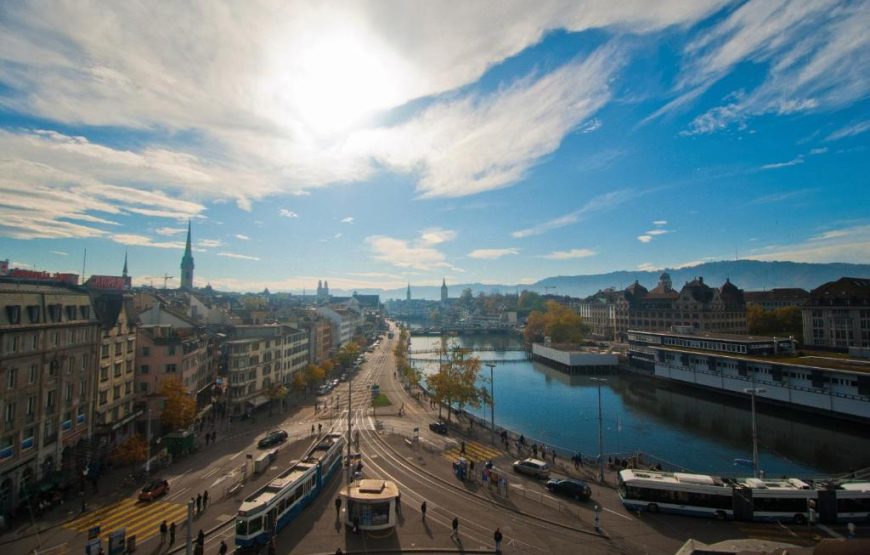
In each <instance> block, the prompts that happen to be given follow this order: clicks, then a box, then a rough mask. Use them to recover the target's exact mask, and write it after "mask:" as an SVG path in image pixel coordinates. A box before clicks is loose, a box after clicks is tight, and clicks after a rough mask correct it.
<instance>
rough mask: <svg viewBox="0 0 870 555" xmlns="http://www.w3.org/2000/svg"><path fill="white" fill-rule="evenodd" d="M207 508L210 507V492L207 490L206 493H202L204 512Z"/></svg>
mask: <svg viewBox="0 0 870 555" xmlns="http://www.w3.org/2000/svg"><path fill="white" fill-rule="evenodd" d="M207 506H208V490H205V491H204V492H202V510H203V511H204V510H205V508H206V507H207Z"/></svg>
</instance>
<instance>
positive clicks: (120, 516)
mask: <svg viewBox="0 0 870 555" xmlns="http://www.w3.org/2000/svg"><path fill="white" fill-rule="evenodd" d="M186 517H187V507H185V506H184V505H180V504H178V503H169V502H167V501H152V502H150V503H141V502H138V501H137V500H136V499H135V498H128V499H124V500H122V501H119V502H118V503H114V504H112V505H109V506H107V507H103V508H102V509H99V510H97V511H95V512H93V513H91V514H87V515H83V516H81V517H79V518H77V519H75V520H72V521H70V522H68V523H66V524H64V528H68V529H70V530H74V531H76V532H87V531H88V530H90V529H91V528H93V527H95V526H99V527H100V535H101V537H103V538H104V540H106V541H108V536H109V534H110V533H111V532H114V531H115V530H118V529H121V528H124V529H126V534H127V537H130V536H132V535H135V536H136V539H137V541H138V542H142V541H145V540H147V539H148V538H150V537H152V536H155V535H157V534H158V533H159V527H160V523H161V522H162V521H164V520H166V521H167V522H180V521H182V520H184V519H185V518H186Z"/></svg>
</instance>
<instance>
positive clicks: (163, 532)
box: [160, 520, 169, 544]
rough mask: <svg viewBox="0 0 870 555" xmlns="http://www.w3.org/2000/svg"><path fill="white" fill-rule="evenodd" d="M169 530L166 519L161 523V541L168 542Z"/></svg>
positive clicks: (162, 542)
mask: <svg viewBox="0 0 870 555" xmlns="http://www.w3.org/2000/svg"><path fill="white" fill-rule="evenodd" d="M168 531H169V527H168V526H166V521H165V520H164V521H163V522H161V523H160V543H161V544H164V543H166V533H167V532H168Z"/></svg>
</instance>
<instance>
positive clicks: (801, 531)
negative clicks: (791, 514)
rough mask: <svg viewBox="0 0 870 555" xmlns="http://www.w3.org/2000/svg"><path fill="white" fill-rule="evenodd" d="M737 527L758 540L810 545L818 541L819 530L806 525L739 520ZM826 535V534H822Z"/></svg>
mask: <svg viewBox="0 0 870 555" xmlns="http://www.w3.org/2000/svg"><path fill="white" fill-rule="evenodd" d="M736 524H737V528H738V529H739V530H740V531H741V532H743V534H745V535H746V536H747V537H749V538H752V539H756V540H767V541H774V542H782V543H790V544H792V545H800V546H810V545H815V544H816V543H818V541H819V539H820V537H819V536H820V534H819V532H820V531H819V530H817V529H815V528H808V527H807V526H806V525H803V526H799V525H786V524H779V523H776V522H769V523H768V522H739V521H738V522H737V523H736ZM821 535H822V536H824V534H821Z"/></svg>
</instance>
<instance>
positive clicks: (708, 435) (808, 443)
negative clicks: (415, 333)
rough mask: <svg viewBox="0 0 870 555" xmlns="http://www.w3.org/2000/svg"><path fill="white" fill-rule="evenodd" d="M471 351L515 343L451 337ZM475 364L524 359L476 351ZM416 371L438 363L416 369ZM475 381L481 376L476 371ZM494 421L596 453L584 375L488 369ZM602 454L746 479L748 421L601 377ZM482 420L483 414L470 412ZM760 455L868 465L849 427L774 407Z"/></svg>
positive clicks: (643, 385) (764, 418)
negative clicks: (742, 463) (643, 456)
mask: <svg viewBox="0 0 870 555" xmlns="http://www.w3.org/2000/svg"><path fill="white" fill-rule="evenodd" d="M456 340H457V341H459V342H460V343H461V344H462V345H463V346H467V347H470V348H475V347H477V348H498V349H505V350H509V349H515V348H517V347H518V346H519V342H518V340H517V339H516V338H507V337H504V336H492V337H490V336H474V337H463V338H456ZM438 343H439V338H437V337H414V338H413V339H412V346H411V348H412V349H432V348H435V347H437V345H438ZM480 358H481V359H482V360H495V361H499V360H508V359H518V358H524V355H523V354H522V353H517V352H499V351H483V352H481V353H480ZM419 366H421V367H422V369H423V371H424V372H427V373H431V372H434V371H436V370H437V364H431V363H429V364H421V365H419ZM481 374H482V375H485V376H487V377H488V375H489V372H488V369H487V368H486V367H484V368H483V372H481ZM495 399H496V407H495V418H496V424H498V425H501V426H505V427H507V428H511V429H513V430H516V431H517V432H521V433H524V434H525V435H526V436H527V437H530V438H533V439H534V440H537V441H539V442H544V443H547V444H549V445H553V446H556V447H559V448H561V449H563V450H565V451H572V452H573V451H581V452H583V453H584V455H590V456H591V455H594V454H596V453H597V452H598V388H597V385H596V383H595V382H593V381H591V380H590V379H589V377H586V376H569V375H567V374H564V373H562V372H560V371H558V370H555V369H552V368H549V367H547V366H544V365H541V364H538V363H532V362H530V361H523V362H519V363H512V364H500V365H497V366H496V368H495ZM601 399H602V420H603V431H604V451H605V453H628V452H631V451H634V450H639V451H643V452H645V453H649V454H651V455H654V456H656V457H659V458H661V459H663V460H666V461H669V462H671V463H674V464H677V465H680V466H683V467H686V468H688V469H690V470H693V471H696V472H705V473H721V474H743V475H745V474H748V473H749V472H750V469H749V468H747V467H736V466H734V464H733V461H734V459H751V458H752V418H751V412H750V410H749V403H748V402H747V401H744V400H742V399H732V398H729V397H725V396H721V395H717V394H713V393H710V392H707V391H703V390H695V389H691V388H687V387H684V386H673V385H668V384H664V383H661V382H656V381H653V380H649V379H646V378H640V377H636V376H632V375H630V374H625V375H621V376H607V382H606V384H604V385H603V386H602V388H601ZM474 410H475V412H477V413H478V414H479V415H480V416H481V417H484V418H486V419H489V408H488V407H480V408H478V409H474ZM757 422H758V436H759V457H760V461H761V467H762V468H763V469H764V470H765V471H766V472H767V473H768V474H769V475H780V474H790V475H803V476H807V475H818V474H831V473H841V472H847V471H848V470H850V469H856V468H864V467H870V439H868V438H867V437H865V434H861V433H860V431H859V430H857V429H856V428H857V426H856V425H853V424H844V423H843V422H840V421H836V420H831V419H827V418H823V417H819V416H814V415H808V414H805V413H803V412H799V411H794V410H788V409H783V408H779V407H768V406H763V405H762V406H760V407H759V408H758V414H757Z"/></svg>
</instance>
